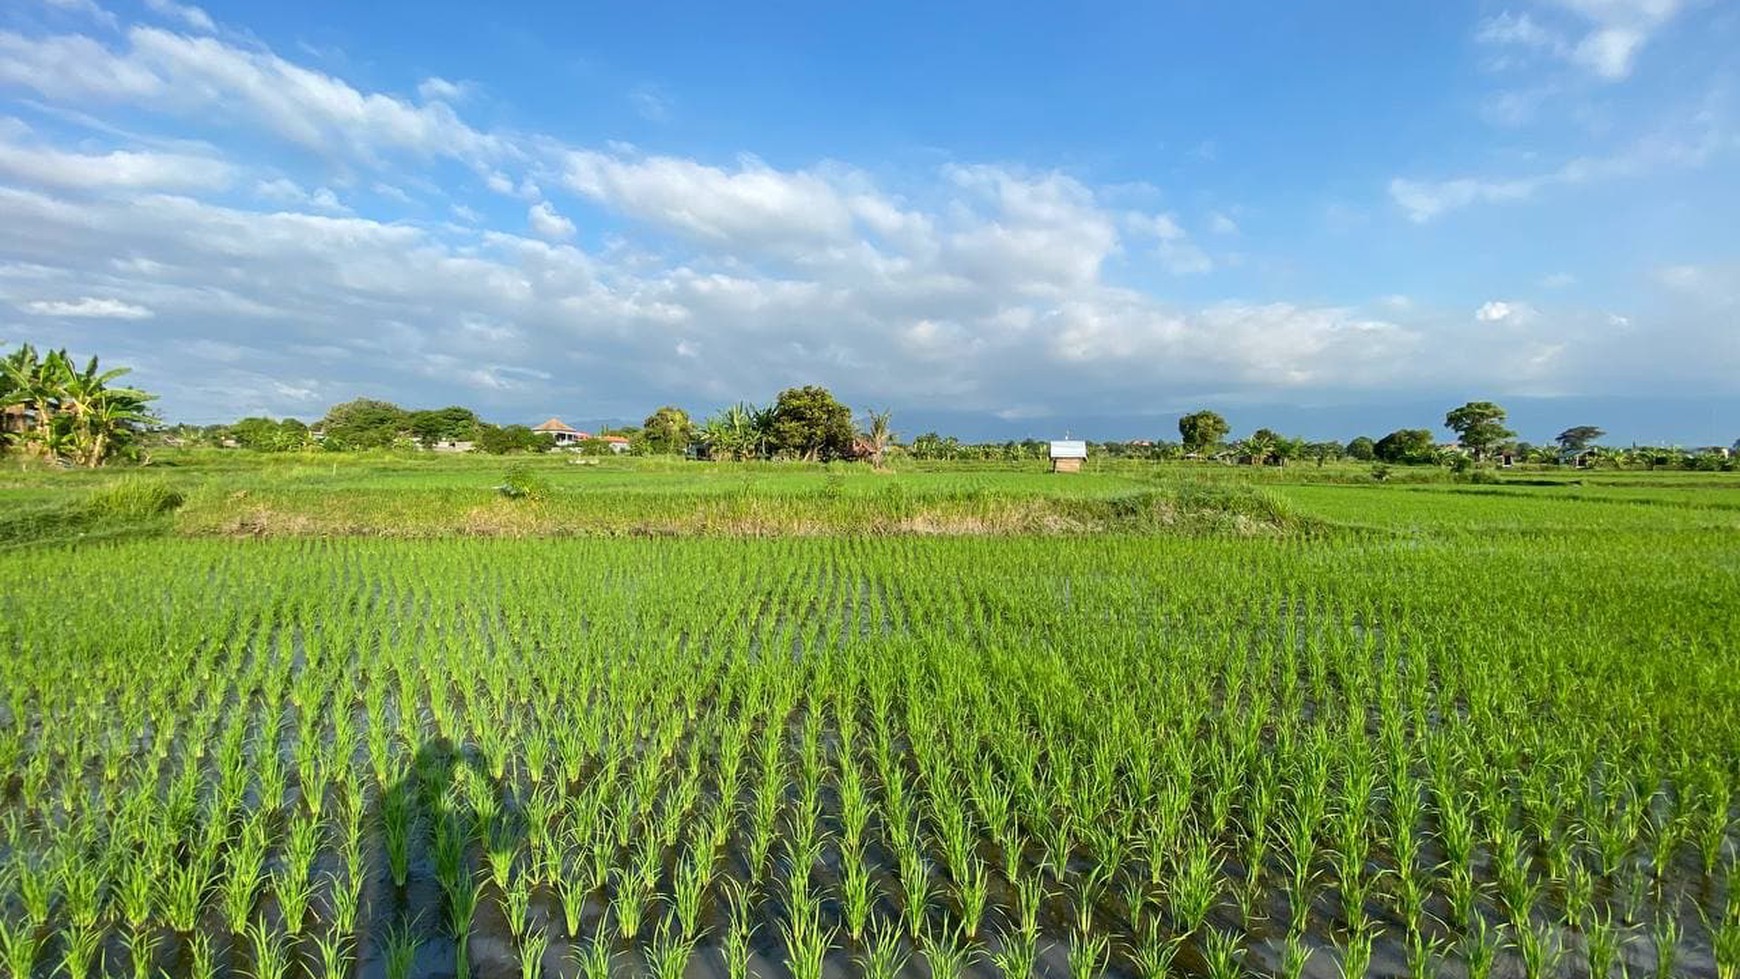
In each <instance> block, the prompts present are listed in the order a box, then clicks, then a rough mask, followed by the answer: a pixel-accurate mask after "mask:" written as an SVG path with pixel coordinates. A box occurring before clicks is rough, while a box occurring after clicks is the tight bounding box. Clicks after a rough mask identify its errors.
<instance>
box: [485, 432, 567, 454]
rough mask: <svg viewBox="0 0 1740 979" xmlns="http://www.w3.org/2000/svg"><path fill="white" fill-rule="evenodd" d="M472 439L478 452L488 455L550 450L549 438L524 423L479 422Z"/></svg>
mask: <svg viewBox="0 0 1740 979" xmlns="http://www.w3.org/2000/svg"><path fill="white" fill-rule="evenodd" d="M474 441H475V443H476V447H477V450H478V451H479V452H486V453H488V454H490V455H498V456H499V455H507V454H509V453H514V452H548V451H550V440H549V439H548V438H547V437H545V436H543V435H540V434H539V433H537V432H534V431H532V430H531V428H529V427H528V426H525V425H502V426H496V425H486V424H479V425H478V426H477V432H476V435H475V436H474Z"/></svg>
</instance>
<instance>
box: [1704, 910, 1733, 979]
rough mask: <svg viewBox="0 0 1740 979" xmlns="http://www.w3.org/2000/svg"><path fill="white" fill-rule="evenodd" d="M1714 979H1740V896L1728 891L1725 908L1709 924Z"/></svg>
mask: <svg viewBox="0 0 1740 979" xmlns="http://www.w3.org/2000/svg"><path fill="white" fill-rule="evenodd" d="M1709 929H1710V947H1711V952H1712V953H1713V954H1714V957H1715V959H1716V979H1740V897H1736V896H1735V894H1734V892H1733V891H1729V892H1728V906H1727V910H1725V911H1724V912H1723V913H1722V916H1721V918H1720V919H1719V920H1717V921H1716V922H1715V923H1714V924H1711V925H1709Z"/></svg>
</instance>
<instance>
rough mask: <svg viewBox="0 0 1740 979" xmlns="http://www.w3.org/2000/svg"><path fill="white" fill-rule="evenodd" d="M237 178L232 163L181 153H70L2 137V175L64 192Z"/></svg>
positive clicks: (188, 186) (204, 186) (202, 185)
mask: <svg viewBox="0 0 1740 979" xmlns="http://www.w3.org/2000/svg"><path fill="white" fill-rule="evenodd" d="M233 176H234V172H233V169H232V168H231V167H230V165H229V164H227V163H225V162H223V161H221V160H214V159H210V158H208V157H196V156H188V155H185V154H177V153H153V152H135V151H129V150H115V151H113V152H109V153H103V154H96V155H93V154H85V153H68V152H64V151H62V150H58V149H54V148H52V147H45V146H20V145H17V144H15V143H10V142H4V141H0V177H5V178H7V179H9V180H15V181H19V182H21V183H26V184H31V185H35V186H39V187H55V188H60V189H65V190H93V191H94V190H152V189H164V190H217V189H221V188H223V187H225V186H228V185H229V183H230V181H231V179H232V177H233Z"/></svg>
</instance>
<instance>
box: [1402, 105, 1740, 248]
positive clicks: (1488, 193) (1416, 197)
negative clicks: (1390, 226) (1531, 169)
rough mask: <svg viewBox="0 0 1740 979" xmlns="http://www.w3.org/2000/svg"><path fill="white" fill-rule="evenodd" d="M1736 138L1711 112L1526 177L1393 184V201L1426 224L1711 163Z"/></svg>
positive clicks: (1464, 178)
mask: <svg viewBox="0 0 1740 979" xmlns="http://www.w3.org/2000/svg"><path fill="white" fill-rule="evenodd" d="M1732 143H1733V137H1732V136H1731V135H1730V134H1728V133H1727V132H1726V131H1725V129H1724V128H1723V126H1722V125H1721V124H1720V123H1719V121H1718V120H1717V119H1716V118H1715V117H1714V116H1713V115H1711V114H1709V113H1705V112H1700V113H1698V114H1697V116H1696V118H1695V119H1694V121H1693V122H1692V123H1690V124H1676V125H1674V126H1673V127H1672V128H1664V129H1662V130H1658V131H1657V132H1655V133H1651V134H1649V135H1647V136H1644V137H1643V138H1641V139H1637V140H1635V141H1633V142H1632V143H1631V144H1630V145H1629V146H1626V147H1625V148H1623V149H1621V150H1619V151H1618V152H1616V153H1613V154H1611V155H1608V156H1583V157H1577V158H1575V159H1572V160H1569V161H1567V162H1565V163H1563V164H1561V165H1559V166H1558V167H1557V168H1556V169H1553V170H1548V171H1545V172H1541V173H1535V174H1530V175H1527V176H1522V177H1503V178H1495V177H1455V178H1451V179H1448V180H1410V179H1405V178H1402V177H1396V178H1394V179H1392V180H1391V181H1390V182H1389V195H1390V199H1391V200H1392V201H1394V202H1395V203H1396V204H1397V205H1398V206H1400V207H1401V209H1402V211H1403V213H1404V214H1406V215H1407V218H1408V220H1410V221H1414V222H1416V223H1422V224H1423V223H1425V222H1427V221H1431V220H1432V219H1433V218H1436V217H1439V216H1441V215H1443V214H1445V213H1447V212H1450V211H1454V210H1457V209H1460V208H1464V207H1468V206H1470V205H1473V204H1494V203H1504V202H1514V201H1522V200H1527V199H1529V198H1531V197H1533V196H1534V195H1535V194H1536V193H1538V192H1540V191H1542V190H1545V189H1547V188H1551V187H1566V186H1576V185H1580V184H1588V183H1595V182H1599V181H1606V180H1623V179H1627V178H1632V177H1638V176H1645V175H1649V174H1655V173H1661V172H1666V171H1671V170H1682V169H1695V168H1698V167H1701V166H1704V165H1705V164H1706V163H1708V162H1710V160H1711V159H1713V158H1714V157H1715V156H1716V155H1717V153H1718V152H1719V151H1720V150H1721V149H1722V148H1723V147H1724V146H1727V145H1732Z"/></svg>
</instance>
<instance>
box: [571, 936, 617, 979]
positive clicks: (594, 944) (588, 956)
mask: <svg viewBox="0 0 1740 979" xmlns="http://www.w3.org/2000/svg"><path fill="white" fill-rule="evenodd" d="M573 956H574V962H575V964H576V965H578V966H579V967H580V975H582V976H585V977H586V979H610V967H611V960H612V959H613V958H615V956H613V955H612V954H611V951H610V946H609V945H607V944H605V942H604V940H603V938H602V937H601V936H600V937H594V938H593V940H592V941H590V942H587V943H586V944H585V945H580V946H576V947H575V949H574V952H573Z"/></svg>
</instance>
